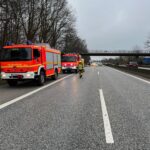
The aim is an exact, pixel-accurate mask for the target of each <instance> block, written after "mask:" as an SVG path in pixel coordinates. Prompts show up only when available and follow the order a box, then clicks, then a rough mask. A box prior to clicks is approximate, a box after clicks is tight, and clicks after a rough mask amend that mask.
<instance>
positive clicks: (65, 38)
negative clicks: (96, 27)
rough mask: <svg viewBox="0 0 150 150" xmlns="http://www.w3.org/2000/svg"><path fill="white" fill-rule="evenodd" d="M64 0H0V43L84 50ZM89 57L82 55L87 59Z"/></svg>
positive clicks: (70, 11) (74, 20) (85, 46)
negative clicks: (39, 44)
mask: <svg viewBox="0 0 150 150" xmlns="http://www.w3.org/2000/svg"><path fill="white" fill-rule="evenodd" d="M75 23H76V19H75V16H74V14H73V12H72V10H71V8H70V6H69V4H68V2H67V0H1V1H0V46H1V47H2V46H3V45H5V43H6V42H7V41H12V42H13V43H25V42H26V41H27V40H30V41H32V42H34V43H36V42H40V43H41V42H43V43H49V44H50V46H51V47H52V48H56V49H60V50H61V51H63V52H87V51H88V49H87V45H86V42H85V40H83V39H82V38H80V37H79V36H78V34H77V30H76V27H75ZM89 59H90V57H85V61H86V62H87V61H89Z"/></svg>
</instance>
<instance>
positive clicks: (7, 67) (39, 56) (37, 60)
mask: <svg viewBox="0 0 150 150" xmlns="http://www.w3.org/2000/svg"><path fill="white" fill-rule="evenodd" d="M0 51H1V59H0V61H1V62H0V64H1V79H2V80H6V81H7V82H8V84H9V85H10V86H14V85H17V82H18V81H22V80H35V81H36V82H37V83H38V85H43V84H44V82H45V79H46V77H52V79H57V77H58V74H59V73H60V72H61V53H60V51H58V50H55V49H52V48H50V46H49V45H48V44H44V43H43V44H31V43H30V44H21V45H8V46H4V47H3V48H2V49H1V50H0Z"/></svg>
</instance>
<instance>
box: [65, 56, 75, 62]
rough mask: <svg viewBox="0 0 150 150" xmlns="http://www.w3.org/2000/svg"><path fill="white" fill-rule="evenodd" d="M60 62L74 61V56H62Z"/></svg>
mask: <svg viewBox="0 0 150 150" xmlns="http://www.w3.org/2000/svg"><path fill="white" fill-rule="evenodd" d="M62 62H76V57H75V56H62Z"/></svg>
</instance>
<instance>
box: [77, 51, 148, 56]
mask: <svg viewBox="0 0 150 150" xmlns="http://www.w3.org/2000/svg"><path fill="white" fill-rule="evenodd" d="M80 54H81V55H82V56H137V57H138V56H150V50H137V51H127V50H120V51H107V50H96V51H92V50H91V51H89V52H88V53H80Z"/></svg>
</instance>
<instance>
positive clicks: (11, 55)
mask: <svg viewBox="0 0 150 150" xmlns="http://www.w3.org/2000/svg"><path fill="white" fill-rule="evenodd" d="M31 59H32V49H31V48H4V49H2V50H1V56H0V60H1V61H27V60H31Z"/></svg>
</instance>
